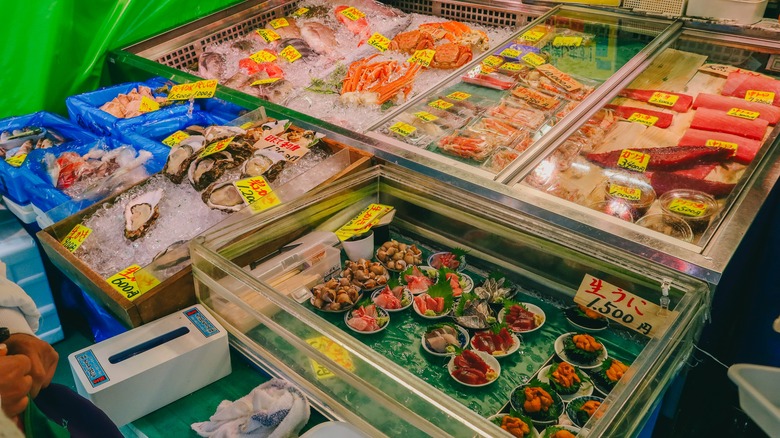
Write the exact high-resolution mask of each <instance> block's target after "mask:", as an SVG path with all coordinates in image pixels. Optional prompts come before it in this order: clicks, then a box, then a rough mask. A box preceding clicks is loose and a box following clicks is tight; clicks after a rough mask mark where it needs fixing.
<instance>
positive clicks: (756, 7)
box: [685, 0, 767, 24]
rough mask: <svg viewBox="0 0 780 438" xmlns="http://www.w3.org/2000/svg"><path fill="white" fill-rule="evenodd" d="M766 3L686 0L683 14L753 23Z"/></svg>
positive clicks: (752, 0) (756, 0)
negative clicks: (686, 3)
mask: <svg viewBox="0 0 780 438" xmlns="http://www.w3.org/2000/svg"><path fill="white" fill-rule="evenodd" d="M766 5H767V0H688V8H687V9H686V10H685V15H687V16H689V17H702V18H713V19H718V20H728V21H733V22H736V23H737V24H753V23H757V22H759V21H761V17H763V16H764V11H766Z"/></svg>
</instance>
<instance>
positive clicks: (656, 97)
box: [647, 91, 680, 107]
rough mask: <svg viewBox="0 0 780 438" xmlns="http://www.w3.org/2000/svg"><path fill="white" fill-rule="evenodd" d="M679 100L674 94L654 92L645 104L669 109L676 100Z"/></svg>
mask: <svg viewBox="0 0 780 438" xmlns="http://www.w3.org/2000/svg"><path fill="white" fill-rule="evenodd" d="M679 98H680V96H677V95H676V94H669V93H664V92H663V91H656V92H655V93H653V94H652V95H651V96H650V99H648V100H647V102H648V103H654V104H656V105H662V106H669V107H671V106H674V104H676V103H677V100H678V99H679Z"/></svg>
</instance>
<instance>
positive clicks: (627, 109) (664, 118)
mask: <svg viewBox="0 0 780 438" xmlns="http://www.w3.org/2000/svg"><path fill="white" fill-rule="evenodd" d="M604 108H609V109H611V110H614V111H615V114H617V115H618V117H620V118H622V119H628V118H630V117H631V116H632V115H634V114H635V113H639V114H645V115H648V116H652V117H657V118H658V120H657V121H656V122H655V125H654V126H656V127H658V128H668V127H669V125H671V124H672V118H673V116H672V115H671V114H669V113H662V112H660V111H654V110H650V109H645V108H637V107H634V106H624V105H605V106H604Z"/></svg>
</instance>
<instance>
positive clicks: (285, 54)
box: [279, 46, 301, 64]
mask: <svg viewBox="0 0 780 438" xmlns="http://www.w3.org/2000/svg"><path fill="white" fill-rule="evenodd" d="M279 56H281V57H282V58H284V59H286V60H287V62H289V63H290V64H292V63H293V62H295V61H297V60H299V59H301V53H300V52H299V51H297V50H295V47H293V46H287V47H285V48H284V49H282V51H281V52H279Z"/></svg>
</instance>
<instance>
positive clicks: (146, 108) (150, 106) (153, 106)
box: [138, 96, 160, 113]
mask: <svg viewBox="0 0 780 438" xmlns="http://www.w3.org/2000/svg"><path fill="white" fill-rule="evenodd" d="M158 109H160V104H159V103H157V102H156V101H154V100H152V99H149V98H148V97H146V96H141V105H139V106H138V111H140V112H142V113H150V112H152V111H157V110H158Z"/></svg>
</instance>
